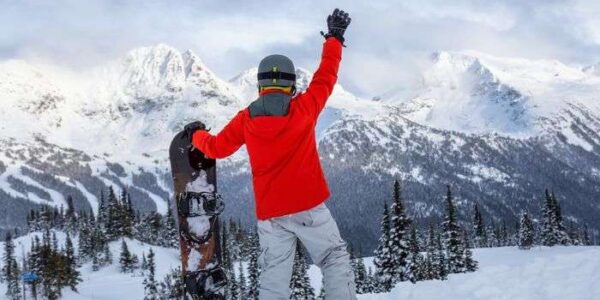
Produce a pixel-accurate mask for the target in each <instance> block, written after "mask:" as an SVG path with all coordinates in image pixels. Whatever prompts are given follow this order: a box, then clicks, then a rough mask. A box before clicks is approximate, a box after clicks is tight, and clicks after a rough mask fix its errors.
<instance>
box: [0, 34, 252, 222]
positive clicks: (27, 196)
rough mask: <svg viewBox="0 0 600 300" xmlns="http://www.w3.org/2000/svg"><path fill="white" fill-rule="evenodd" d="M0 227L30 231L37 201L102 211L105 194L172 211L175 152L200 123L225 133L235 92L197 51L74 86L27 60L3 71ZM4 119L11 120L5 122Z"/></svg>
mask: <svg viewBox="0 0 600 300" xmlns="http://www.w3.org/2000/svg"><path fill="white" fill-rule="evenodd" d="M0 74H1V75H0V98H1V99H2V102H3V103H5V105H4V106H3V107H2V109H0V114H1V116H2V120H3V122H2V128H1V129H0V130H1V131H0V134H1V135H0V145H2V151H1V153H2V154H0V173H1V174H0V186H1V187H2V189H1V190H0V193H1V195H0V196H1V197H0V202H1V203H0V205H3V207H12V208H13V210H12V211H14V212H15V214H13V213H8V212H7V211H5V212H4V213H3V214H0V226H1V227H4V228H10V227H13V226H23V225H24V219H23V218H22V216H23V214H22V213H23V212H24V211H27V210H28V209H30V208H34V207H36V206H35V205H36V204H49V205H54V206H57V207H58V206H60V205H63V206H64V205H65V200H64V197H66V196H67V195H70V196H73V198H74V202H75V205H76V207H77V208H78V209H85V210H90V209H94V210H95V209H96V206H97V203H98V196H99V195H100V191H101V190H106V189H107V188H108V187H109V186H114V187H116V188H117V190H120V189H123V188H127V189H128V190H129V191H130V192H132V193H133V194H135V196H134V195H132V196H133V198H134V205H135V206H136V207H137V208H138V209H140V210H142V211H147V210H154V209H158V210H159V211H160V212H163V213H164V212H166V210H167V199H169V197H170V195H171V193H172V192H171V179H170V172H169V165H168V157H167V155H168V154H167V148H168V141H170V140H171V138H172V136H173V134H174V132H176V131H177V130H179V129H181V128H182V127H183V125H184V124H186V123H188V122H190V121H192V120H197V119H202V120H204V121H205V122H206V123H207V124H208V126H210V127H212V128H215V129H216V130H218V129H219V128H220V126H223V125H224V124H225V122H226V121H227V120H228V118H229V117H230V116H232V115H233V114H234V113H235V112H237V111H238V110H239V109H241V107H240V103H239V102H238V98H237V97H236V93H235V91H233V90H232V89H231V87H230V86H229V84H228V83H226V82H225V81H223V80H221V79H219V78H218V77H217V76H215V75H214V73H212V72H211V71H210V70H209V69H208V68H206V66H205V65H204V64H203V63H202V62H201V61H200V59H199V58H198V57H197V56H196V55H195V54H193V53H192V52H191V51H188V52H185V53H180V52H179V51H178V50H176V49H173V48H170V47H168V46H165V45H157V46H154V47H145V48H139V49H136V50H133V51H131V52H130V53H128V54H127V55H126V57H125V58H123V59H122V60H120V61H117V62H114V63H112V64H110V65H107V66H103V67H101V68H98V69H95V70H93V71H90V72H87V73H85V74H81V75H80V78H77V79H74V78H72V77H70V76H68V72H67V71H64V70H46V69H42V68H38V67H34V66H31V65H29V64H27V63H26V62H23V61H8V62H4V63H2V64H1V65H0ZM4 120H6V122H4Z"/></svg>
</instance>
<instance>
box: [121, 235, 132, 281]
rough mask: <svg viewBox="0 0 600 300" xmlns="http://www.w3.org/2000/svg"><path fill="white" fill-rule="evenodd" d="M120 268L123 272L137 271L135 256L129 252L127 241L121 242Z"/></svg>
mask: <svg viewBox="0 0 600 300" xmlns="http://www.w3.org/2000/svg"><path fill="white" fill-rule="evenodd" d="M119 267H120V269H121V272H123V273H130V272H133V270H135V260H134V256H133V255H132V254H131V252H129V248H128V247H127V243H126V242H125V239H122V240H121V254H120V257H119Z"/></svg>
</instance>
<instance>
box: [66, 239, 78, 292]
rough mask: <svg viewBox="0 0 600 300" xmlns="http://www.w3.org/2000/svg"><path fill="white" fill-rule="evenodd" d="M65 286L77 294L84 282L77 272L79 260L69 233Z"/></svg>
mask: <svg viewBox="0 0 600 300" xmlns="http://www.w3.org/2000/svg"><path fill="white" fill-rule="evenodd" d="M64 261H65V263H64V264H65V269H66V273H65V275H66V276H65V279H66V281H65V285H66V286H68V287H70V288H71V290H73V291H75V292H77V285H78V284H79V283H80V282H81V281H82V279H81V274H80V273H79V271H78V270H77V258H76V257H75V249H74V248H73V241H72V240H71V235H70V234H69V233H68V232H67V237H66V240H65V254H64Z"/></svg>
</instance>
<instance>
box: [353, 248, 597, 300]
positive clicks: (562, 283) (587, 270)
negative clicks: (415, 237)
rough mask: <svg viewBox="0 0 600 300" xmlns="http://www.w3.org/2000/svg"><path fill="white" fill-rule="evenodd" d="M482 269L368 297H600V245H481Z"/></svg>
mask: <svg viewBox="0 0 600 300" xmlns="http://www.w3.org/2000/svg"><path fill="white" fill-rule="evenodd" d="M474 253H475V258H476V259H477V260H478V261H479V264H480V268H479V270H478V271H477V272H474V273H468V274H455V275H451V276H450V277H449V279H448V280H447V281H424V282H418V283H417V284H414V285H413V284H410V283H401V284H399V285H397V286H396V287H395V288H394V289H393V290H392V292H391V293H390V294H379V295H363V296H361V297H359V299H362V300H388V299H390V300H391V299H406V300H431V299H444V300H479V299H481V300H492V299H493V300H594V299H599V298H600V285H598V282H600V247H553V248H534V249H531V250H529V251H523V250H518V249H516V248H495V249H477V250H475V252H474Z"/></svg>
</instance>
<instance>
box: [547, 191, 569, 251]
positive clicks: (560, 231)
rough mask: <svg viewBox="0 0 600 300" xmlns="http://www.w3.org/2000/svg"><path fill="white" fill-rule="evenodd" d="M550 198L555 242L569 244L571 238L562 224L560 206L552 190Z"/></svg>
mask: <svg viewBox="0 0 600 300" xmlns="http://www.w3.org/2000/svg"><path fill="white" fill-rule="evenodd" d="M550 197H551V198H552V203H553V204H554V205H553V206H554V215H555V216H554V222H555V225H554V227H555V228H556V237H557V242H558V243H559V244H561V245H563V246H568V245H571V239H570V238H569V234H568V233H567V230H566V229H565V227H564V225H563V217H562V209H561V208H560V203H559V202H558V199H557V198H556V195H555V194H554V192H552V193H551V194H550Z"/></svg>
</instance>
